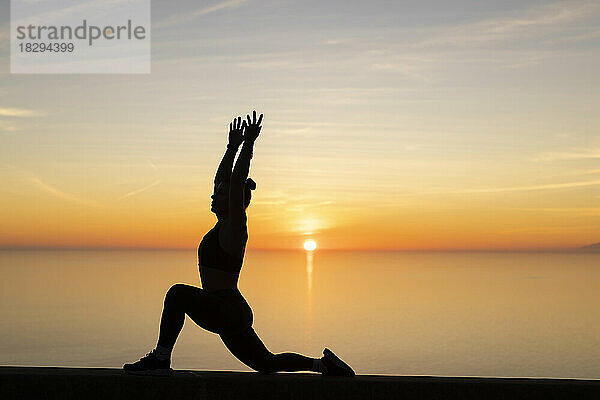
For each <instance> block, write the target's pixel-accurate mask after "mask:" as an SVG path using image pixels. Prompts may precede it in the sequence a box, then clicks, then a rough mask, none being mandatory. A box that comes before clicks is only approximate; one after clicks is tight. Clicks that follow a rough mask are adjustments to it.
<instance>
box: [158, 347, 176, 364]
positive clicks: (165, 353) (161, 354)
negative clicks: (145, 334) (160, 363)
mask: <svg viewBox="0 0 600 400" xmlns="http://www.w3.org/2000/svg"><path fill="white" fill-rule="evenodd" d="M172 351H173V349H170V348H168V347H163V346H160V345H157V346H156V358H158V359H159V360H169V359H171V352H172Z"/></svg>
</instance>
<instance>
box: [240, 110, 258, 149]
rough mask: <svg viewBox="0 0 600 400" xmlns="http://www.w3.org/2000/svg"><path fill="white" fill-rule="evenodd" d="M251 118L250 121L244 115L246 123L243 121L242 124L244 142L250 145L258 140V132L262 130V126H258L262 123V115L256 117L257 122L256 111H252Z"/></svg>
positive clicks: (248, 116)
mask: <svg viewBox="0 0 600 400" xmlns="http://www.w3.org/2000/svg"><path fill="white" fill-rule="evenodd" d="M252 117H253V118H252V119H250V115H246V118H247V121H244V123H243V124H242V126H243V128H244V140H245V141H246V142H250V143H254V141H255V140H256V138H258V135H259V133H260V130H261V129H262V126H260V124H261V122H262V119H263V115H262V114H260V117H258V121H257V120H256V110H254V111H252Z"/></svg>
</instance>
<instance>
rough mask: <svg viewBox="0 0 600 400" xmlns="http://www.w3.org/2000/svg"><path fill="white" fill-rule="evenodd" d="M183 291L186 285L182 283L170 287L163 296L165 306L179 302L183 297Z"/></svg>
mask: <svg viewBox="0 0 600 400" xmlns="http://www.w3.org/2000/svg"><path fill="white" fill-rule="evenodd" d="M185 289H186V285H184V284H182V283H177V284H175V285H173V286H171V287H170V288H169V290H168V291H167V294H166V295H165V306H167V305H173V304H177V303H178V302H179V300H180V299H181V298H182V297H183V293H184V292H185Z"/></svg>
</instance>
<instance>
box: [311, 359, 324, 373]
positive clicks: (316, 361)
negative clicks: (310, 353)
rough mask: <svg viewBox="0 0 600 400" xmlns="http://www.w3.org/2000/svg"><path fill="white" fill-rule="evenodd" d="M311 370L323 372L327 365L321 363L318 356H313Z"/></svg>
mask: <svg viewBox="0 0 600 400" xmlns="http://www.w3.org/2000/svg"><path fill="white" fill-rule="evenodd" d="M312 370H313V371H314V372H320V373H322V374H324V373H325V372H327V367H326V366H325V364H323V360H321V359H320V358H315V359H314V360H313V365H312Z"/></svg>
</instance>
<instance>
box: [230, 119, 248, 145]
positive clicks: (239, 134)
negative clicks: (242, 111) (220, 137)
mask: <svg viewBox="0 0 600 400" xmlns="http://www.w3.org/2000/svg"><path fill="white" fill-rule="evenodd" d="M245 123H246V121H244V124H245ZM244 124H242V117H237V118H234V119H233V121H231V123H230V124H229V146H234V147H236V148H237V147H239V146H240V144H242V142H243V141H244V133H243V132H244Z"/></svg>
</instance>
